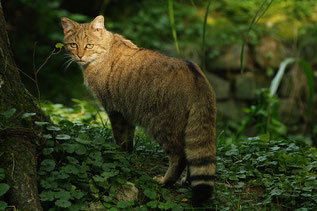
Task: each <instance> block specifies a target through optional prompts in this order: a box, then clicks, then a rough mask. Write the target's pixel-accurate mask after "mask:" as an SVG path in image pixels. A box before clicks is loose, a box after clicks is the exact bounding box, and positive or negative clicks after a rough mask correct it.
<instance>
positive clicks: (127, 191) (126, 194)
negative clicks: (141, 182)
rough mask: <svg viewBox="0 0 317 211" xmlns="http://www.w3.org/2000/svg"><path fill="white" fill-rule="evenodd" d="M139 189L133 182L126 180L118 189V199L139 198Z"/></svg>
mask: <svg viewBox="0 0 317 211" xmlns="http://www.w3.org/2000/svg"><path fill="white" fill-rule="evenodd" d="M138 194H139V190H138V189H137V188H136V187H135V185H134V184H133V183H132V182H126V184H124V185H121V187H119V188H118V190H117V199H118V201H134V200H137V199H138Z"/></svg>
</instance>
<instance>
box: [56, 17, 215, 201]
mask: <svg viewBox="0 0 317 211" xmlns="http://www.w3.org/2000/svg"><path fill="white" fill-rule="evenodd" d="M62 26H63V29H64V35H65V37H64V43H65V46H66V49H67V50H68V51H69V52H70V54H71V56H72V59H73V60H75V61H76V62H77V63H78V64H80V65H82V66H83V68H84V80H85V84H86V85H87V86H88V87H89V88H90V89H91V90H92V92H93V93H94V95H95V97H96V98H97V99H98V100H99V101H100V103H101V104H102V106H103V107H104V109H105V110H106V112H107V114H108V116H109V119H110V122H111V127H112V131H113V136H114V139H115V141H116V143H117V144H118V145H121V146H122V148H123V150H125V151H129V152H130V151H131V150H132V148H133V137H134V131H135V127H136V126H141V127H143V128H144V129H145V130H146V131H147V132H148V133H149V134H150V135H151V136H152V137H153V138H154V139H156V140H157V141H158V142H159V144H160V145H161V146H162V148H163V149H164V150H165V151H166V153H167V155H168V157H169V167H168V170H167V172H166V173H165V176H164V177H155V178H154V179H155V180H156V181H158V182H159V183H161V184H164V185H166V186H170V185H173V184H174V183H175V182H176V180H177V179H178V178H179V176H180V175H181V173H182V171H183V170H184V168H185V167H186V165H187V166H188V169H189V172H188V175H189V178H188V179H189V182H190V184H191V187H192V192H193V200H192V201H193V204H194V205H199V204H201V203H202V202H205V201H207V200H208V199H209V198H210V195H211V193H212V190H213V186H214V174H215V172H216V138H215V134H216V131H215V128H216V100H215V94H214V91H213V89H212V87H211V86H210V84H209V83H208V81H207V79H206V77H205V76H204V74H203V73H202V71H201V70H200V68H199V67H198V66H197V65H196V64H194V63H192V62H190V61H186V60H182V59H177V58H173V57H168V56H166V55H163V54H161V53H158V52H156V51H152V50H147V49H143V48H139V47H137V46H136V45H135V44H133V43H132V42H131V41H129V40H127V39H125V38H124V37H122V36H121V35H118V34H114V33H111V32H110V31H107V30H106V29H105V27H104V17H103V16H98V17H96V18H95V19H94V20H93V21H92V22H91V23H84V24H79V23H77V22H75V21H73V20H70V19H68V18H66V17H63V18H62Z"/></svg>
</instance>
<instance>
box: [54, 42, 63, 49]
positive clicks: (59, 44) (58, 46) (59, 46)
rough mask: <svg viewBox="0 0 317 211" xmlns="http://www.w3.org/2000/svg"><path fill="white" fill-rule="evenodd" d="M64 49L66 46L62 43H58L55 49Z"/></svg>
mask: <svg viewBox="0 0 317 211" xmlns="http://www.w3.org/2000/svg"><path fill="white" fill-rule="evenodd" d="M62 47H64V44H63V43H60V42H58V43H56V45H55V48H59V49H61V48H62Z"/></svg>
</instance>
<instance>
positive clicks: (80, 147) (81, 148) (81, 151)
mask: <svg viewBox="0 0 317 211" xmlns="http://www.w3.org/2000/svg"><path fill="white" fill-rule="evenodd" d="M86 152H87V149H86V147H85V146H83V145H81V144H77V145H76V149H75V153H76V154H77V155H84V154H86Z"/></svg>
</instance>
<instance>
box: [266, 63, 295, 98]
mask: <svg viewBox="0 0 317 211" xmlns="http://www.w3.org/2000/svg"><path fill="white" fill-rule="evenodd" d="M293 62H295V59H294V58H287V59H285V60H284V61H283V62H282V63H281V64H280V67H279V69H278V71H277V74H276V75H275V77H274V78H273V80H272V82H271V86H270V90H271V92H270V95H271V96H273V95H275V94H276V91H277V89H278V87H279V85H280V83H281V81H282V78H283V75H284V72H285V69H286V67H287V65H288V64H291V63H293Z"/></svg>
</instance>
